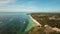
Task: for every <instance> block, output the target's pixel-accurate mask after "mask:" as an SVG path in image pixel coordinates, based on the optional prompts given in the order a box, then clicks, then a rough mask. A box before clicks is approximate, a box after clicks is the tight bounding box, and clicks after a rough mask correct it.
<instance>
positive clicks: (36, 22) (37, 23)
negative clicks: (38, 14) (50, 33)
mask: <svg viewBox="0 0 60 34" xmlns="http://www.w3.org/2000/svg"><path fill="white" fill-rule="evenodd" d="M28 16H29V17H30V18H31V20H32V21H33V22H34V23H35V24H36V25H37V26H41V24H39V22H38V21H36V20H35V19H34V18H33V17H32V16H31V15H28Z"/></svg>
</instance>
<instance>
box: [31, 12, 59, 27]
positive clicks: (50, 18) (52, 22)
mask: <svg viewBox="0 0 60 34" xmlns="http://www.w3.org/2000/svg"><path fill="white" fill-rule="evenodd" d="M31 16H32V17H33V18H34V19H36V20H37V21H38V22H39V23H40V24H42V25H43V26H44V25H46V24H47V25H49V26H51V27H57V28H60V14H50V13H49V14H48V13H32V14H31Z"/></svg>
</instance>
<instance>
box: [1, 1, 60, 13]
mask: <svg viewBox="0 0 60 34" xmlns="http://www.w3.org/2000/svg"><path fill="white" fill-rule="evenodd" d="M59 11H60V0H0V12H59Z"/></svg>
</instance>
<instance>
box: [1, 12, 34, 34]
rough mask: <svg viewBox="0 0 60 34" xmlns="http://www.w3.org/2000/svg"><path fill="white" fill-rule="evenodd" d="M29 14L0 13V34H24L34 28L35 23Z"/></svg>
mask: <svg viewBox="0 0 60 34" xmlns="http://www.w3.org/2000/svg"><path fill="white" fill-rule="evenodd" d="M27 14H28V13H25V12H23V13H19V12H1V13H0V34H24V32H26V31H28V30H30V29H31V28H32V26H33V24H34V23H33V21H32V20H31V19H30V17H29V16H28V15H27Z"/></svg>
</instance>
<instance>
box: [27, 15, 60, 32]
mask: <svg viewBox="0 0 60 34" xmlns="http://www.w3.org/2000/svg"><path fill="white" fill-rule="evenodd" d="M28 16H29V17H30V18H31V20H32V21H33V22H34V23H35V24H36V25H37V26H42V25H41V24H40V23H39V22H38V21H37V20H35V19H34V18H33V17H32V16H31V15H28ZM51 29H52V30H54V31H57V32H60V29H59V28H51Z"/></svg>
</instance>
